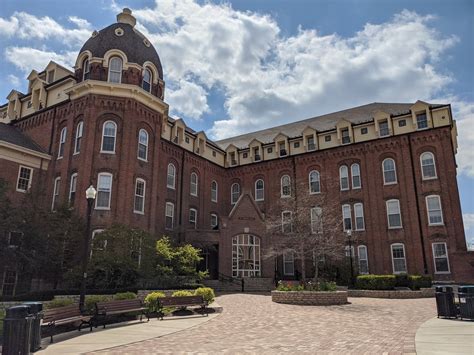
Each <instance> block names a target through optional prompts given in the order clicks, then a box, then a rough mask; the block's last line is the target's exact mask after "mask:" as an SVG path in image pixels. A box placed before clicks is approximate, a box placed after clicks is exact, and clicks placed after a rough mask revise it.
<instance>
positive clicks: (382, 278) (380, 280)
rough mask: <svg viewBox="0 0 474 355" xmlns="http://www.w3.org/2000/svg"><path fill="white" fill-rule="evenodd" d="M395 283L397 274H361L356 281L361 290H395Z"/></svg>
mask: <svg viewBox="0 0 474 355" xmlns="http://www.w3.org/2000/svg"><path fill="white" fill-rule="evenodd" d="M395 285H396V279H395V275H359V276H357V281H356V288H358V289H361V290H393V288H394V287H395Z"/></svg>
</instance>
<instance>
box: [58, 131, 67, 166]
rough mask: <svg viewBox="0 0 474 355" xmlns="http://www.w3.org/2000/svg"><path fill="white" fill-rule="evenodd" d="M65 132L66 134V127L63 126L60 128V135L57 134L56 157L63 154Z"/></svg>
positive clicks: (60, 156)
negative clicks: (57, 146)
mask: <svg viewBox="0 0 474 355" xmlns="http://www.w3.org/2000/svg"><path fill="white" fill-rule="evenodd" d="M66 134H67V129H66V127H64V128H63V129H62V130H61V135H60V136H59V149H58V159H59V158H62V157H63V155H64V145H65V144H66Z"/></svg>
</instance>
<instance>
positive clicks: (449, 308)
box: [435, 286, 457, 318]
mask: <svg viewBox="0 0 474 355" xmlns="http://www.w3.org/2000/svg"><path fill="white" fill-rule="evenodd" d="M435 297H436V309H437V310H438V318H439V317H443V318H456V317H457V311H456V304H455V302H454V293H453V287H452V286H436V292H435Z"/></svg>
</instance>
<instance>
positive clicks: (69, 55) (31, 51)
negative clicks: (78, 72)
mask: <svg viewBox="0 0 474 355" xmlns="http://www.w3.org/2000/svg"><path fill="white" fill-rule="evenodd" d="M76 56H77V52H76V51H67V52H63V53H56V52H53V51H47V50H41V49H36V48H31V47H8V48H7V49H5V58H6V60H8V61H9V62H10V63H12V64H14V65H15V66H16V67H17V68H19V69H20V70H21V71H23V72H24V73H27V74H29V72H30V71H31V70H33V69H36V70H38V71H40V70H43V69H44V68H45V67H46V65H48V63H49V62H50V61H51V60H53V61H55V62H56V63H58V64H61V65H63V66H65V67H66V68H71V67H72V66H73V65H74V62H75V60H76Z"/></svg>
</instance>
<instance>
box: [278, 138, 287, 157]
mask: <svg viewBox="0 0 474 355" xmlns="http://www.w3.org/2000/svg"><path fill="white" fill-rule="evenodd" d="M278 147H279V150H280V156H281V157H284V156H285V155H286V149H285V142H279V143H278Z"/></svg>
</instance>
